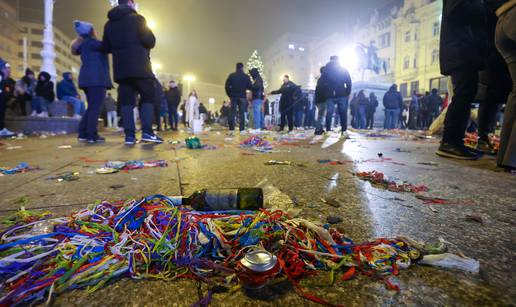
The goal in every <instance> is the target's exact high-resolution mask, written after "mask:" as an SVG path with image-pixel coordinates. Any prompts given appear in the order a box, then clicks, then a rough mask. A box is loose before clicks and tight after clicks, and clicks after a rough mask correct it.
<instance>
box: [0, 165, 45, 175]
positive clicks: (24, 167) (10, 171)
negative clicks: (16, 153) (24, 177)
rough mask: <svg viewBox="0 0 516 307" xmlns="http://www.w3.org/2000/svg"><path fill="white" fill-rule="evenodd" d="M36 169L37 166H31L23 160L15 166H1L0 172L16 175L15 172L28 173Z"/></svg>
mask: <svg viewBox="0 0 516 307" xmlns="http://www.w3.org/2000/svg"><path fill="white" fill-rule="evenodd" d="M36 169H37V168H34V167H30V166H29V164H27V163H25V162H22V163H20V164H18V165H17V166H16V167H14V168H5V167H0V174H3V175H14V174H19V173H27V172H30V171H34V170H36Z"/></svg>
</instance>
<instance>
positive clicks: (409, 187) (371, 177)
mask: <svg viewBox="0 0 516 307" xmlns="http://www.w3.org/2000/svg"><path fill="white" fill-rule="evenodd" d="M356 176H357V177H358V178H360V179H362V180H365V181H369V182H370V183H371V184H373V185H375V186H379V187H382V188H384V189H386V190H389V191H391V192H404V193H421V192H428V191H429V189H428V187H427V186H425V185H414V184H411V183H405V182H403V183H397V182H395V181H392V180H388V179H387V178H386V177H385V175H384V174H383V173H381V172H378V171H370V172H360V173H357V174H356Z"/></svg>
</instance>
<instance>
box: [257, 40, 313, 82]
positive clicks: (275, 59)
mask: <svg viewBox="0 0 516 307" xmlns="http://www.w3.org/2000/svg"><path fill="white" fill-rule="evenodd" d="M313 41H314V38H312V37H309V36H304V35H300V34H293V33H285V34H283V35H282V36H281V37H280V38H278V39H277V40H276V42H274V43H273V44H272V45H271V46H270V47H269V48H268V49H267V50H266V51H265V52H264V54H263V55H264V57H263V63H264V66H265V74H266V76H267V79H268V81H269V88H270V89H277V88H279V87H280V86H281V84H282V81H281V80H282V78H283V76H284V75H289V76H290V79H291V80H292V81H293V82H294V83H296V84H298V85H301V86H302V87H306V86H307V85H308V84H309V81H310V54H311V52H310V45H311V43H312V42H313Z"/></svg>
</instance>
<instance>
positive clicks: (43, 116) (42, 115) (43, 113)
mask: <svg viewBox="0 0 516 307" xmlns="http://www.w3.org/2000/svg"><path fill="white" fill-rule="evenodd" d="M36 117H41V118H47V117H48V112H41V113H39V114H38V115H36Z"/></svg>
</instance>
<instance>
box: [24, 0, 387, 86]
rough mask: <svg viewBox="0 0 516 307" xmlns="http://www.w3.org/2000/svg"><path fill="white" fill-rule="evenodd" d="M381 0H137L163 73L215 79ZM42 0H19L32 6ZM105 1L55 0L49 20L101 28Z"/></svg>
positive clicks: (352, 18)
mask: <svg viewBox="0 0 516 307" xmlns="http://www.w3.org/2000/svg"><path fill="white" fill-rule="evenodd" d="M387 2H388V1H386V0H362V1H357V0H139V1H137V3H138V4H139V6H140V12H141V13H142V14H143V15H144V16H145V17H146V18H147V19H152V20H154V21H155V22H156V24H157V28H156V29H155V33H156V36H157V38H158V45H157V48H156V49H155V50H153V52H152V58H153V60H154V61H156V62H160V63H161V64H162V65H163V71H165V72H178V73H193V74H194V75H196V76H197V77H198V79H200V80H203V81H208V82H217V83H221V82H223V81H224V78H225V77H226V76H227V74H228V73H229V72H231V71H232V70H233V68H234V64H235V63H236V62H237V61H242V62H246V61H247V59H248V58H249V56H250V55H251V52H252V51H253V50H254V49H258V51H259V52H261V53H263V51H264V50H265V49H266V47H267V45H268V44H270V43H272V42H274V40H275V38H276V37H278V36H280V35H281V34H283V33H285V32H292V33H301V34H307V35H311V36H323V37H324V35H328V34H331V33H334V32H337V31H339V32H346V31H351V29H350V27H349V25H352V24H354V23H356V21H357V20H358V18H367V16H369V14H370V13H371V12H372V10H373V9H374V8H375V7H376V6H378V5H385V4H386V3H387ZM42 3H43V0H20V6H25V7H31V6H32V7H38V6H41V5H42ZM109 8H110V6H109V4H108V0H57V1H56V7H55V23H56V24H57V25H59V26H60V28H62V29H63V30H64V31H65V32H67V33H70V34H73V28H72V26H71V24H72V21H73V20H74V19H82V20H87V21H90V22H93V23H94V24H95V26H96V28H97V29H98V32H100V33H101V32H102V28H103V25H104V23H105V21H106V14H107V11H108V9H109Z"/></svg>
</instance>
